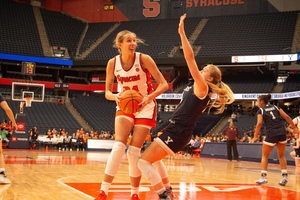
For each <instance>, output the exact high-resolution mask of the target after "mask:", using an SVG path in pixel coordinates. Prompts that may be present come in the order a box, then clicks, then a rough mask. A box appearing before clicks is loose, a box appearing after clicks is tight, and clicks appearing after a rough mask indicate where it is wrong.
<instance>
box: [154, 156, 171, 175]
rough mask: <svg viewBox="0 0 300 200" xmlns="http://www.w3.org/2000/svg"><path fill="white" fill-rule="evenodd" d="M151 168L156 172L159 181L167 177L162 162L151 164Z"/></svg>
mask: <svg viewBox="0 0 300 200" xmlns="http://www.w3.org/2000/svg"><path fill="white" fill-rule="evenodd" d="M153 166H154V167H155V168H156V170H157V172H158V173H159V175H160V177H161V179H164V178H167V177H168V172H167V168H166V165H165V164H164V163H163V161H162V160H159V161H156V162H155V163H153Z"/></svg>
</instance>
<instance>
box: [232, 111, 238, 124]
mask: <svg viewBox="0 0 300 200" xmlns="http://www.w3.org/2000/svg"><path fill="white" fill-rule="evenodd" d="M231 121H232V122H237V116H236V114H235V112H234V111H233V112H232V114H231Z"/></svg>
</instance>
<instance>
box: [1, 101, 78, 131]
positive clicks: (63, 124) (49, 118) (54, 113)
mask: <svg viewBox="0 0 300 200" xmlns="http://www.w3.org/2000/svg"><path fill="white" fill-rule="evenodd" d="M7 103H8V105H9V106H10V107H11V109H12V110H13V112H14V113H15V114H16V113H17V111H18V110H19V106H20V102H17V101H12V100H7ZM25 113H26V127H27V128H28V129H29V128H32V127H34V126H36V127H37V128H38V132H39V133H40V134H45V133H46V131H47V130H48V129H52V128H56V130H59V129H60V128H65V129H66V131H68V132H69V134H72V133H73V132H76V130H77V129H80V128H81V125H80V124H79V122H77V120H76V119H75V118H74V117H73V116H72V115H71V113H70V112H69V110H68V109H67V108H66V107H65V106H64V105H57V104H56V103H50V102H42V103H39V102H32V104H31V107H29V108H25ZM0 119H8V118H7V116H6V114H5V112H4V111H3V109H1V111H0Z"/></svg>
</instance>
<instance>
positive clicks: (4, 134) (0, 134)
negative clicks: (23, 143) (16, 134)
mask: <svg viewBox="0 0 300 200" xmlns="http://www.w3.org/2000/svg"><path fill="white" fill-rule="evenodd" d="M8 134H9V133H8V131H7V130H6V129H5V126H2V127H1V128H0V138H1V140H2V142H4V143H6V144H7V145H8V143H9V140H8V138H7V135H8Z"/></svg>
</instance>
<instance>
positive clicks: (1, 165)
mask: <svg viewBox="0 0 300 200" xmlns="http://www.w3.org/2000/svg"><path fill="white" fill-rule="evenodd" d="M0 105H1V107H2V108H3V110H4V111H5V113H6V115H7V116H8V117H9V119H10V121H12V128H13V129H14V130H17V123H16V120H15V118H14V114H13V112H12V110H11V108H10V107H9V106H8V104H7V102H6V101H5V99H4V97H3V96H2V95H0ZM0 141H1V145H0V183H2V184H10V183H11V182H10V180H9V179H8V178H7V176H6V174H5V162H4V156H3V150H2V140H1V139H0Z"/></svg>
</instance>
